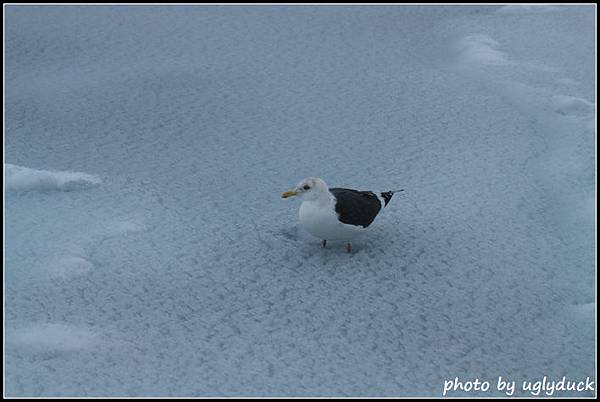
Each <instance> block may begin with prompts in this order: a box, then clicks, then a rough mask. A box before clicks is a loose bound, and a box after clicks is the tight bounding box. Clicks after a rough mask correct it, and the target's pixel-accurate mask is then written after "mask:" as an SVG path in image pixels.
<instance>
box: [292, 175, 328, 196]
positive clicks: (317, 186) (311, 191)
mask: <svg viewBox="0 0 600 402" xmlns="http://www.w3.org/2000/svg"><path fill="white" fill-rule="evenodd" d="M295 195H301V196H302V197H303V198H304V200H306V201H312V200H317V199H320V198H324V197H328V195H329V188H328V187H327V184H325V182H324V181H323V180H322V179H319V178H318V177H308V178H306V179H304V180H302V181H301V182H300V183H298V185H297V186H296V187H295V188H293V189H291V190H289V191H286V192H285V193H283V194H282V195H281V197H282V198H288V197H293V196H295Z"/></svg>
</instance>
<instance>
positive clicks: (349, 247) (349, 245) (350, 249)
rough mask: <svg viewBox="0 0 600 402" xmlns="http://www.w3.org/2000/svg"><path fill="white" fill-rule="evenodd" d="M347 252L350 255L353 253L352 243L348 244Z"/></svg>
mask: <svg viewBox="0 0 600 402" xmlns="http://www.w3.org/2000/svg"><path fill="white" fill-rule="evenodd" d="M346 251H348V252H349V253H351V252H352V245H351V244H350V243H348V244H346Z"/></svg>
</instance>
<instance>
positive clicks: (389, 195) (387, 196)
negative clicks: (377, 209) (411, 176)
mask: <svg viewBox="0 0 600 402" xmlns="http://www.w3.org/2000/svg"><path fill="white" fill-rule="evenodd" d="M400 191H404V189H401V190H395V191H386V192H385V193H381V197H383V201H385V206H386V207H387V204H388V202H390V200H391V199H392V196H393V195H394V193H399V192H400Z"/></svg>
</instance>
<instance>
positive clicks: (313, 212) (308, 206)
mask: <svg viewBox="0 0 600 402" xmlns="http://www.w3.org/2000/svg"><path fill="white" fill-rule="evenodd" d="M299 217H300V224H301V225H302V227H303V228H304V229H306V231H308V232H309V233H310V234H312V235H313V236H315V237H318V238H319V239H321V240H349V239H351V238H353V237H355V236H356V235H358V234H360V233H362V232H363V231H364V228H363V227H362V226H355V225H347V224H345V223H342V222H340V221H339V220H338V216H337V214H336V212H335V200H334V199H332V200H331V201H330V202H329V203H321V202H317V201H303V202H302V205H300V211H299Z"/></svg>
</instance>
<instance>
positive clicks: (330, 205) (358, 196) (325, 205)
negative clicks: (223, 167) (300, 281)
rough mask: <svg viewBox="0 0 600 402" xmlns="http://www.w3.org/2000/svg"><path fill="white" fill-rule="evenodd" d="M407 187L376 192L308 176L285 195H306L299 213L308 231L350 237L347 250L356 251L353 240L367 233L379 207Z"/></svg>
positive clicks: (323, 242) (324, 236)
mask: <svg viewBox="0 0 600 402" xmlns="http://www.w3.org/2000/svg"><path fill="white" fill-rule="evenodd" d="M400 191H404V190H394V191H387V192H383V193H378V194H377V193H374V192H372V191H359V190H352V189H349V188H329V187H327V184H325V182H324V181H323V180H322V179H320V178H318V177H308V178H306V179H304V180H302V181H301V182H300V183H299V184H298V185H297V186H296V187H295V188H293V189H291V190H288V191H286V192H284V193H283V194H282V195H281V197H282V198H289V197H293V196H296V195H300V196H302V198H303V200H302V204H301V205H300V211H299V217H300V224H301V225H302V227H304V229H306V231H307V232H309V233H310V234H312V235H313V236H315V237H318V238H319V239H321V245H322V246H323V247H325V246H326V245H327V240H343V241H346V250H347V251H348V253H351V252H352V245H351V243H350V240H351V239H352V238H354V237H356V236H357V235H360V234H361V233H363V232H364V231H365V230H366V229H367V227H368V226H369V225H370V224H371V223H373V221H374V220H375V217H376V216H377V214H379V211H381V209H382V208H385V206H386V205H387V204H388V203H389V202H390V200H391V199H392V196H393V195H394V193H397V192H400Z"/></svg>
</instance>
